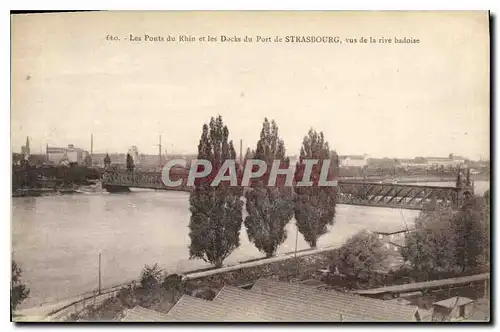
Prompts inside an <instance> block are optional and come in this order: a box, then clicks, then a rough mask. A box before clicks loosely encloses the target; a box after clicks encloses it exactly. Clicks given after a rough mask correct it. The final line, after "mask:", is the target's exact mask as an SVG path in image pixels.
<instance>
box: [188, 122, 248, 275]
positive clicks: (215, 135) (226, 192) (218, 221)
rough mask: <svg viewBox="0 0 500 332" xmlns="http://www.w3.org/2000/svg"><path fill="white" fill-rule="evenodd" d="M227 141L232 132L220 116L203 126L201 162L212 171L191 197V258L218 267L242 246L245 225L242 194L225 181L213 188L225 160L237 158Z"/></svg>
mask: <svg viewBox="0 0 500 332" xmlns="http://www.w3.org/2000/svg"><path fill="white" fill-rule="evenodd" d="M228 139H229V130H228V128H227V127H226V126H225V125H224V123H223V121H222V117H221V116H220V115H219V116H218V117H217V118H212V119H211V120H210V123H209V125H208V126H207V125H206V124H205V125H203V130H202V134H201V138H200V143H199V145H198V159H205V160H208V161H210V162H211V164H212V172H211V174H210V175H209V176H207V177H205V178H202V179H197V181H196V182H195V188H194V190H193V191H192V192H191V194H190V198H189V203H190V211H191V220H190V223H189V229H190V232H189V237H190V239H191V244H190V246H189V256H190V258H191V259H193V258H200V259H203V260H204V261H205V262H208V263H211V264H213V265H214V266H215V267H221V266H222V263H223V261H224V259H226V258H227V257H228V256H229V255H230V254H231V253H232V252H233V251H234V249H236V248H238V247H239V246H240V230H241V224H242V222H243V217H242V208H243V202H242V200H241V198H240V196H241V191H239V190H238V188H231V187H230V186H229V183H226V182H224V181H222V182H221V183H220V184H219V185H218V186H216V187H212V186H210V183H211V181H212V180H213V178H214V176H215V175H216V174H217V173H218V171H219V169H220V168H221V166H222V165H223V163H224V161H225V160H228V159H232V160H235V159H236V151H235V149H234V146H233V142H232V141H229V140H228ZM200 171H201V170H200ZM225 175H227V172H226V173H225Z"/></svg>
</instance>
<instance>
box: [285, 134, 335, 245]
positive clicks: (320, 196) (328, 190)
mask: <svg viewBox="0 0 500 332" xmlns="http://www.w3.org/2000/svg"><path fill="white" fill-rule="evenodd" d="M306 159H317V160H319V162H318V164H317V165H314V166H313V169H312V172H311V182H312V183H313V185H312V186H310V187H297V186H296V187H295V193H296V196H295V219H296V220H297V226H298V229H299V232H300V233H301V234H302V235H303V236H304V239H305V240H306V241H307V243H309V245H310V246H311V247H312V248H316V245H317V241H318V238H319V237H320V236H321V235H323V234H325V233H326V232H327V231H328V229H327V226H329V225H333V223H334V217H335V203H336V188H335V187H330V186H318V181H319V178H320V172H321V168H322V165H323V163H324V162H325V160H326V159H331V160H330V169H329V172H328V177H327V179H328V180H331V179H332V178H333V177H334V176H336V175H337V172H338V156H337V154H336V153H331V152H330V148H329V146H328V142H326V141H325V138H324V136H323V133H322V132H320V133H319V134H318V133H317V132H316V131H315V130H313V129H310V130H309V133H308V135H307V136H305V137H304V140H303V142H302V147H301V149H300V161H299V163H298V164H297V179H299V180H300V179H302V174H303V164H302V162H303V161H305V160H306Z"/></svg>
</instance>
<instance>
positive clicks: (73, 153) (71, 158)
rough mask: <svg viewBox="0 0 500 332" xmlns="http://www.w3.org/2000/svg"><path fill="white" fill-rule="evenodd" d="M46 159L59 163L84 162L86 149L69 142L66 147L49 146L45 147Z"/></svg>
mask: <svg viewBox="0 0 500 332" xmlns="http://www.w3.org/2000/svg"><path fill="white" fill-rule="evenodd" d="M46 155H47V160H48V162H50V163H53V164H56V165H59V164H65V163H68V164H73V163H76V164H80V165H83V164H85V156H86V151H84V150H83V149H80V148H76V147H75V146H74V145H73V144H69V145H68V147H67V148H60V147H49V146H47V148H46Z"/></svg>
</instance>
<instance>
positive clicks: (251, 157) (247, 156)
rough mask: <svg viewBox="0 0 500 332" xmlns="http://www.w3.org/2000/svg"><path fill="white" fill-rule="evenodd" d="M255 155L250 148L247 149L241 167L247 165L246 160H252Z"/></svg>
mask: <svg viewBox="0 0 500 332" xmlns="http://www.w3.org/2000/svg"><path fill="white" fill-rule="evenodd" d="M254 155H255V151H253V150H251V149H250V148H247V152H246V153H245V157H243V166H245V165H246V164H247V160H249V159H253V157H254Z"/></svg>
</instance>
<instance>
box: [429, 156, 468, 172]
mask: <svg viewBox="0 0 500 332" xmlns="http://www.w3.org/2000/svg"><path fill="white" fill-rule="evenodd" d="M426 160H427V167H428V168H433V169H436V168H452V167H458V166H466V165H467V159H466V158H464V157H460V156H454V155H453V154H452V153H450V155H449V156H448V158H442V157H428V158H426Z"/></svg>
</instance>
